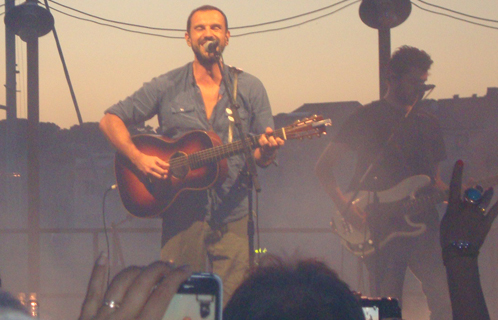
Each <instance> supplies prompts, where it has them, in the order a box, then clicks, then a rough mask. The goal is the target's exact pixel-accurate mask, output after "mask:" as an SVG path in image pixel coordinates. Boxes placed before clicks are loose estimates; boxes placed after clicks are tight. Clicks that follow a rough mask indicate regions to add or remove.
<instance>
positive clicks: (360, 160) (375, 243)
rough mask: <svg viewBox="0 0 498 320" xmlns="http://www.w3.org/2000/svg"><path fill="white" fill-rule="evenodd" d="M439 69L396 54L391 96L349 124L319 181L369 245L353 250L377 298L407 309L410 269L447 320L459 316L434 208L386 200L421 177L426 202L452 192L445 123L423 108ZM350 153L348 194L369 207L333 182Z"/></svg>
mask: <svg viewBox="0 0 498 320" xmlns="http://www.w3.org/2000/svg"><path fill="white" fill-rule="evenodd" d="M432 63H433V61H432V59H431V57H430V56H429V55H428V54H427V53H426V52H425V51H422V50H419V49H417V48H414V47H409V46H403V47H401V48H399V49H397V50H396V51H395V52H394V54H393V55H392V57H391V59H390V61H389V64H388V69H389V74H388V91H387V94H386V96H385V97H384V98H383V99H382V100H380V101H375V102H372V103H370V104H368V105H366V106H364V107H362V108H360V109H359V110H357V111H356V112H355V113H354V114H353V115H351V117H350V118H349V119H347V120H346V122H345V123H344V124H343V126H342V128H341V129H340V130H339V133H338V134H337V135H336V136H335V137H334V140H333V142H332V143H331V144H330V145H329V146H328V147H327V148H326V150H325V151H324V152H323V154H322V155H321V157H320V159H319V160H318V163H317V165H316V174H317V176H318V179H319V180H320V182H321V184H322V185H323V187H324V189H325V191H326V192H327V193H328V195H329V196H330V197H331V199H332V200H333V202H334V203H335V205H336V208H337V209H338V211H339V213H338V215H339V216H340V218H341V219H344V220H345V221H346V223H349V224H350V225H351V226H352V228H351V233H352V234H358V238H359V239H365V240H364V241H365V242H364V243H361V246H357V247H350V246H348V248H353V249H352V250H356V254H358V255H360V256H363V261H364V263H365V264H366V267H367V269H368V271H369V276H370V291H371V292H370V295H371V296H377V297H394V298H397V299H399V302H400V303H401V301H402V300H401V298H402V291H403V281H404V278H405V272H406V269H407V267H408V268H410V270H411V271H412V272H413V273H414V274H415V276H416V277H417V278H418V279H419V280H420V281H421V283H422V288H423V291H424V293H425V294H426V297H427V302H428V305H429V310H430V311H431V319H432V320H437V319H441V320H442V319H451V317H452V315H451V308H450V300H449V293H448V285H447V283H446V274H445V270H444V267H443V263H442V259H441V252H440V249H439V234H438V230H439V227H438V225H439V220H438V212H437V211H436V208H435V204H434V203H428V204H427V206H420V205H419V206H412V207H410V206H409V204H410V203H407V204H408V205H407V206H406V207H404V208H403V210H400V208H399V206H398V207H396V206H395V205H393V203H392V202H389V200H387V199H386V198H389V195H390V194H393V193H394V194H395V193H396V192H398V193H403V192H405V191H401V188H400V187H399V184H400V183H401V182H406V181H413V176H415V175H425V176H427V177H428V178H427V179H428V180H430V182H429V185H428V186H425V185H424V186H420V187H418V186H417V188H418V189H423V190H418V192H417V195H419V196H420V195H422V194H426V195H427V194H431V192H435V191H437V190H446V185H445V184H444V183H443V182H442V181H441V179H440V177H439V169H438V164H439V162H441V161H443V160H445V159H446V149H445V145H444V141H443V136H442V133H441V129H440V126H439V122H438V121H437V119H436V118H435V117H434V116H432V115H430V114H429V113H428V112H426V111H424V110H422V109H421V108H418V107H417V106H416V103H417V102H418V101H419V100H420V99H421V97H422V96H423V94H424V92H425V91H426V90H430V89H432V88H433V86H430V85H426V84H425V82H426V81H427V78H428V71H429V68H430V67H431V65H432ZM348 151H351V152H354V153H355V154H356V155H357V162H356V167H355V171H354V174H353V177H352V179H351V182H350V185H349V187H348V190H347V191H349V192H351V193H353V194H355V193H356V191H359V190H361V192H360V193H358V197H355V198H359V196H360V195H365V196H367V197H368V198H367V199H370V204H369V205H368V206H365V207H364V208H360V207H359V206H356V205H354V204H351V203H350V202H351V201H352V200H354V199H355V198H353V196H352V195H351V194H350V195H348V194H343V193H342V191H341V190H340V189H339V187H338V185H337V183H336V179H335V176H334V169H336V168H337V166H338V164H339V163H340V160H341V155H344V154H347V152H348ZM429 178H430V179H429ZM422 187H424V188H422ZM417 188H415V189H416V191H417ZM381 192H382V193H381ZM410 192H411V191H410ZM380 194H382V197H381V196H379V195H380ZM384 195H385V196H384ZM406 197H408V194H407V195H406ZM352 198H353V199H352ZM401 198H404V196H402V197H401ZM367 201H368V200H367ZM390 201H393V200H390ZM355 203H357V202H355ZM407 219H408V220H407ZM409 221H410V223H411V222H414V223H417V224H418V227H413V224H412V225H410V223H408V222H409ZM367 228H368V230H369V231H370V234H369V235H368V234H367V233H366V232H365V230H367ZM348 231H349V230H348ZM342 236H343V237H345V238H347V237H349V236H350V234H343V235H342ZM369 246H370V247H369Z"/></svg>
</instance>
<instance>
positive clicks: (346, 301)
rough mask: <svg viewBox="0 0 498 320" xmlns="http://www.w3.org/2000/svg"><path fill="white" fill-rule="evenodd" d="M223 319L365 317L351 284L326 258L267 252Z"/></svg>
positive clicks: (342, 319)
mask: <svg viewBox="0 0 498 320" xmlns="http://www.w3.org/2000/svg"><path fill="white" fill-rule="evenodd" d="M223 319H224V320H266V319H268V320H270V319H272V320H273V319H280V320H289V319H299V320H307V319H310V320H311V319H312V320H321V319H323V320H325V319H327V320H350V319H351V320H360V319H361V320H363V319H364V315H363V311H362V309H361V306H360V303H359V301H358V299H357V298H356V297H355V295H354V294H353V293H352V292H351V290H350V289H349V287H348V285H347V284H346V283H344V282H343V281H342V280H340V279H339V277H338V276H337V274H336V273H335V272H334V271H332V270H331V269H329V268H328V267H327V266H326V265H325V264H324V263H323V262H319V261H316V260H311V259H310V260H301V261H296V262H287V261H284V260H283V259H281V258H279V257H276V256H265V257H264V258H263V259H261V261H260V264H259V266H258V267H256V268H254V269H253V270H252V271H251V272H250V273H249V275H248V277H247V279H246V280H245V281H244V282H243V283H242V284H241V285H240V287H239V288H237V290H236V291H235V293H234V294H233V296H232V298H231V299H230V301H229V302H228V304H227V305H226V307H225V310H224V312H223Z"/></svg>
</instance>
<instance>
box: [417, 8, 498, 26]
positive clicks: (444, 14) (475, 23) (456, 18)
mask: <svg viewBox="0 0 498 320" xmlns="http://www.w3.org/2000/svg"><path fill="white" fill-rule="evenodd" d="M412 4H413V5H414V6H415V7H417V8H419V9H421V10H424V11H427V12H430V13H434V14H438V15H441V16H445V17H448V18H452V19H455V20H459V21H463V22H467V23H470V24H474V25H477V26H481V27H485V28H490V29H495V30H498V27H493V26H488V25H485V24H482V23H477V22H473V21H469V20H465V19H462V18H458V17H455V16H452V15H450V14H446V13H442V12H436V11H432V10H429V9H426V8H423V7H421V6H419V5H417V4H416V3H413V2H412Z"/></svg>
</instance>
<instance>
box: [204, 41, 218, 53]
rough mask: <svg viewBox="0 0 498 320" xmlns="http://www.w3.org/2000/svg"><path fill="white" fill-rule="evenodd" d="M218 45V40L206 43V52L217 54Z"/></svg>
mask: <svg viewBox="0 0 498 320" xmlns="http://www.w3.org/2000/svg"><path fill="white" fill-rule="evenodd" d="M218 45H219V42H218V40H212V41H207V42H206V43H204V50H206V52H208V53H216V49H217V48H218Z"/></svg>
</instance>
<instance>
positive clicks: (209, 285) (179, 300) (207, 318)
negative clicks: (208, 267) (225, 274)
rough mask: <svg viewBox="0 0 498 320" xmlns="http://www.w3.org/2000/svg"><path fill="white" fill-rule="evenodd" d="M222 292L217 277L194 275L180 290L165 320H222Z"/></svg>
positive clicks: (202, 274) (201, 274)
mask: <svg viewBox="0 0 498 320" xmlns="http://www.w3.org/2000/svg"><path fill="white" fill-rule="evenodd" d="M222 290H223V289H222V284H221V280H220V278H219V277H218V276H217V275H215V274H212V273H197V274H193V275H192V276H191V277H190V278H189V279H188V280H187V281H185V282H184V283H182V285H181V286H180V288H179V289H178V292H177V293H176V294H175V296H174V297H173V299H172V300H171V302H170V304H169V306H168V310H166V313H165V314H164V316H163V320H221V314H222V310H221V301H222Z"/></svg>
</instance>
